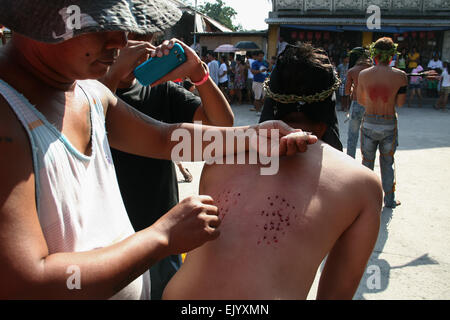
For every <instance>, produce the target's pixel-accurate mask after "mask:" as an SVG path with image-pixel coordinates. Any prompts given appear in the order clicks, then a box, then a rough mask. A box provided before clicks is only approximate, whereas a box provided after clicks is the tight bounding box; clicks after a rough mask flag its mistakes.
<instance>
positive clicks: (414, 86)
mask: <svg viewBox="0 0 450 320" xmlns="http://www.w3.org/2000/svg"><path fill="white" fill-rule="evenodd" d="M422 71H424V69H423V67H422V66H421V65H420V63H419V64H418V65H417V67H416V68H414V69H412V70H411V73H421V72H422ZM415 95H417V99H419V108H422V77H419V76H411V77H409V97H408V108H410V107H411V104H412V101H413V99H414V96H415Z"/></svg>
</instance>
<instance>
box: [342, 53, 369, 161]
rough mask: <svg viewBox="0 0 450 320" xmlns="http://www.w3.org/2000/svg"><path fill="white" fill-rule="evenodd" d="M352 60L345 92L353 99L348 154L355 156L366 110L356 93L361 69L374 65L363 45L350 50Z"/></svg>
mask: <svg viewBox="0 0 450 320" xmlns="http://www.w3.org/2000/svg"><path fill="white" fill-rule="evenodd" d="M350 60H351V61H350V65H349V68H350V70H348V73H347V82H346V83H345V94H346V95H348V96H350V97H351V99H352V104H351V106H350V116H349V117H350V123H349V124H348V138H347V154H348V155H349V156H351V157H352V158H355V156H356V146H357V144H358V139H359V130H360V129H361V122H362V118H363V115H364V111H365V110H364V107H363V106H362V105H360V104H359V103H358V99H357V95H356V93H357V91H358V77H359V73H360V72H361V71H363V70H364V69H367V68H369V67H370V66H372V61H371V60H370V58H369V53H368V52H367V50H366V49H364V48H361V47H358V48H354V49H353V50H352V51H351V52H350ZM353 61H355V64H354V65H353V63H352V62H353Z"/></svg>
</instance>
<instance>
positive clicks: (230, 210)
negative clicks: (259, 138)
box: [163, 45, 382, 300]
mask: <svg viewBox="0 0 450 320" xmlns="http://www.w3.org/2000/svg"><path fill="white" fill-rule="evenodd" d="M294 80H295V81H294ZM335 81H336V79H335V78H334V74H333V69H332V66H331V65H330V63H329V60H328V58H327V57H326V56H325V55H323V53H322V52H321V51H318V50H315V49H313V48H312V47H311V46H310V45H302V46H301V47H300V48H297V47H292V46H291V47H288V48H287V49H286V50H285V51H284V53H283V54H282V55H281V56H280V57H279V60H278V63H277V68H276V69H275V70H274V72H273V73H272V75H271V79H270V91H271V92H269V91H267V97H268V98H267V99H266V103H265V106H264V111H263V112H266V113H269V112H271V113H272V118H273V119H284V120H285V121H287V122H288V123H290V124H291V125H292V126H295V127H301V128H304V129H305V130H309V131H312V132H314V133H315V134H316V135H318V136H319V137H322V136H323V134H324V132H325V131H326V130H327V124H326V123H327V122H328V121H329V119H331V118H333V114H334V112H335V109H334V108H335V102H334V101H332V98H331V95H332V93H333V90H332V89H333V87H332V86H333V83H335ZM314 87H315V88H316V89H315V90H313V89H312V88H314ZM330 88H331V90H329V89H330ZM273 92H276V93H282V94H284V95H285V94H289V93H291V94H295V95H301V96H303V97H298V100H297V102H296V103H294V102H293V103H289V104H283V103H282V102H281V100H278V98H279V96H277V97H275V96H274V95H273V94H272V93H273ZM316 92H326V97H325V98H324V99H323V100H320V101H316V102H312V103H306V104H303V102H300V101H303V100H301V99H304V98H305V97H304V95H308V96H309V95H312V94H314V93H316ZM285 97H286V96H285ZM275 99H276V100H275ZM299 102H300V104H299ZM331 141H333V139H331ZM259 167H260V166H259V165H228V166H227V165H214V166H206V167H205V168H204V170H203V174H202V178H201V181H200V194H209V195H211V196H212V197H213V199H215V201H216V203H217V204H218V207H219V213H220V214H219V216H220V217H221V219H222V224H221V226H220V228H219V229H220V230H221V236H220V237H219V238H218V239H217V240H216V241H214V242H210V243H207V244H205V245H203V246H202V247H200V248H198V249H196V250H194V251H192V252H190V253H188V255H187V257H186V260H185V263H184V264H183V266H182V267H181V269H180V270H179V271H178V272H177V273H176V274H175V276H174V277H173V278H172V280H171V282H169V284H168V286H167V287H166V290H165V292H164V296H163V298H165V299H227V300H233V299H256V300H259V299H288V300H290V299H306V297H307V295H308V292H309V290H310V288H311V285H312V283H313V281H314V278H315V274H316V272H317V269H318V267H319V266H320V264H321V262H322V261H323V259H324V258H325V256H327V255H328V258H327V262H326V265H325V268H324V270H323V273H322V276H321V279H320V284H319V291H318V294H317V298H318V299H351V298H352V297H353V295H354V293H355V291H356V289H357V287H358V284H359V282H360V279H361V276H362V274H363V272H364V269H365V266H366V264H367V261H368V259H369V257H370V255H371V252H372V250H373V247H374V245H375V242H376V239H377V235H378V230H379V223H380V212H381V205H382V190H381V185H380V182H379V179H378V177H377V176H376V175H375V174H374V173H373V172H371V171H370V170H368V169H367V168H365V167H363V166H361V165H359V164H358V163H356V162H355V161H354V160H353V159H351V158H350V157H348V156H347V155H345V154H343V153H342V152H340V151H338V150H337V149H335V148H333V147H331V146H330V145H328V144H327V143H326V141H320V142H319V143H317V144H316V145H314V146H312V147H310V148H309V149H308V152H307V153H305V154H303V155H301V156H294V157H291V158H286V157H283V158H281V159H280V171H279V173H278V174H277V175H274V176H261V175H259V173H258V172H259V171H258V170H259ZM249 181H251V183H249Z"/></svg>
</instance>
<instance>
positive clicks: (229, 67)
mask: <svg viewBox="0 0 450 320" xmlns="http://www.w3.org/2000/svg"><path fill="white" fill-rule="evenodd" d="M219 59H220V60H217V57H216V54H215V53H214V52H212V51H210V52H208V53H207V55H206V56H205V57H204V59H203V60H204V61H205V62H207V63H208V67H209V71H210V74H211V78H212V79H213V80H214V82H215V83H216V84H217V85H218V86H219V88H220V89H221V90H222V92H223V94H224V95H225V97H226V98H227V100H228V102H229V103H231V104H238V105H242V104H243V103H249V104H253V105H254V107H253V108H251V109H250V110H251V111H256V112H257V114H258V115H259V114H260V112H261V109H262V105H263V100H264V90H263V83H264V81H265V79H266V78H267V77H269V76H270V73H271V71H272V69H273V67H274V65H275V63H276V57H272V58H271V59H270V61H267V60H266V59H265V53H264V51H262V50H258V51H249V52H247V54H246V55H245V56H241V55H235V54H234V53H232V54H226V55H225V54H221V55H220V56H219Z"/></svg>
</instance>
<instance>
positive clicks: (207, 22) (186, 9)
mask: <svg viewBox="0 0 450 320" xmlns="http://www.w3.org/2000/svg"><path fill="white" fill-rule="evenodd" d="M169 1H171V2H172V3H173V4H174V5H175V6H177V7H178V9H180V10H181V11H182V12H183V13H187V14H189V15H192V16H193V15H195V14H197V16H196V18H197V19H196V22H195V24H196V30H197V31H198V32H205V31H206V30H207V29H208V28H207V27H208V26H209V27H210V29H216V30H217V31H219V32H233V30H231V29H229V28H227V27H225V26H224V25H223V24H221V23H220V22H218V21H217V20H214V19H213V18H210V17H208V16H207V15H205V14H203V13H201V12H200V11H198V10H195V8H192V7H191V6H189V5H186V4H185V3H183V2H181V1H179V0H169Z"/></svg>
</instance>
